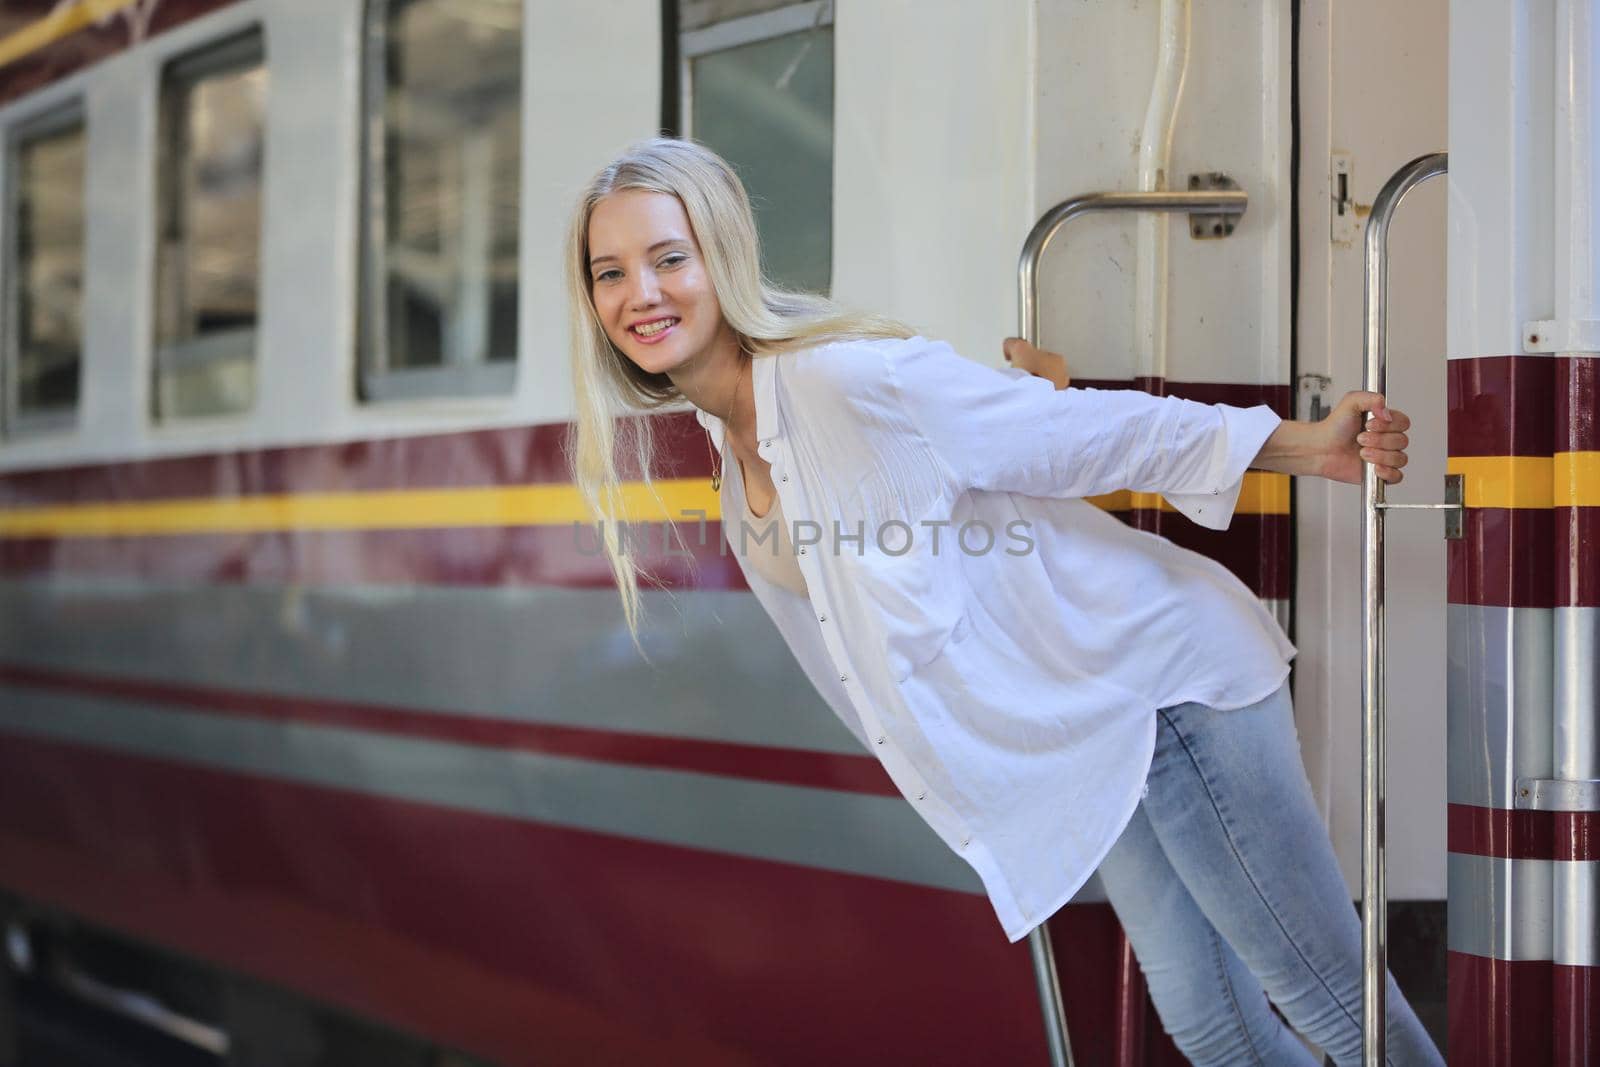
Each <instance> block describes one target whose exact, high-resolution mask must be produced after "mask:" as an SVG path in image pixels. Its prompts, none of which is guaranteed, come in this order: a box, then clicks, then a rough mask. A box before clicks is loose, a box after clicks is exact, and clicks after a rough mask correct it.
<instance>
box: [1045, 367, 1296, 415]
mask: <svg viewBox="0 0 1600 1067" xmlns="http://www.w3.org/2000/svg"><path fill="white" fill-rule="evenodd" d="M1072 385H1073V387H1074V388H1078V389H1138V390H1139V391H1141V392H1145V393H1153V394H1154V395H1156V396H1176V397H1181V398H1182V399H1184V400H1196V401H1199V402H1200V403H1202V404H1228V405H1230V406H1232V407H1238V408H1249V407H1255V406H1256V405H1257V404H1266V405H1267V406H1268V407H1270V408H1271V409H1272V410H1273V411H1275V412H1277V413H1278V415H1279V416H1280V417H1281V418H1285V419H1290V418H1293V417H1294V406H1293V405H1294V390H1293V388H1292V387H1290V386H1287V385H1270V384H1269V385H1245V384H1241V383H1236V382H1173V381H1168V380H1166V379H1165V378H1150V377H1143V378H1074V379H1072Z"/></svg>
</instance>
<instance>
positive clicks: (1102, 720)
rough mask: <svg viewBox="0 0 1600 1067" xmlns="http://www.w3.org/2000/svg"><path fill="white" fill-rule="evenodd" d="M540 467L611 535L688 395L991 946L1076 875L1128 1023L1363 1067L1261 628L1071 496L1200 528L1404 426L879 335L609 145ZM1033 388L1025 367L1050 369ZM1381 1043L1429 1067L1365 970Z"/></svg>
mask: <svg viewBox="0 0 1600 1067" xmlns="http://www.w3.org/2000/svg"><path fill="white" fill-rule="evenodd" d="M566 258H567V264H566V270H567V272H568V275H569V284H570V289H571V294H570V295H571V309H572V330H573V380H574V382H575V392H576V398H577V428H576V434H575V436H574V439H573V448H572V462H573V476H574V480H575V481H576V483H577V484H578V485H579V486H580V488H581V489H582V491H583V493H584V494H585V497H586V498H587V499H588V501H589V502H590V506H591V507H592V509H593V512H594V515H595V517H596V519H597V520H601V522H602V523H603V525H602V526H601V529H602V532H603V534H604V543H605V546H606V551H607V555H608V558H609V560H610V563H611V566H612V569H613V572H614V574H615V577H616V580H617V586H618V589H619V590H620V592H621V596H622V606H623V610H624V617H625V619H626V621H627V624H628V627H629V629H630V631H631V632H633V633H634V634H635V640H636V641H637V629H638V619H639V614H638V591H637V584H638V582H639V581H640V580H647V579H649V578H650V576H649V575H648V574H645V573H643V572H642V571H641V569H640V568H639V566H638V564H637V563H636V561H635V560H634V559H633V558H632V556H631V555H630V553H629V552H628V546H627V544H626V541H625V539H624V538H620V537H618V536H617V533H616V532H617V530H618V526H617V522H616V520H617V519H619V518H620V517H621V506H620V500H621V494H620V488H621V487H620V482H619V478H618V473H617V463H616V453H617V452H618V451H619V450H620V449H622V448H626V449H627V450H629V451H631V453H632V458H633V460H634V461H635V465H636V468H637V469H638V470H640V471H648V470H649V469H650V467H651V464H650V451H651V441H650V435H649V427H648V420H632V423H631V424H632V425H634V426H636V427H638V429H639V431H640V432H639V433H638V435H637V436H635V437H634V438H632V439H631V440H629V441H628V442H626V443H625V444H624V443H622V442H619V441H618V440H616V439H615V438H614V435H613V427H614V426H615V425H616V418H617V416H618V415H621V414H625V413H628V412H630V411H637V410H638V409H641V408H642V409H649V408H655V407H659V406H661V405H665V404H670V403H676V402H679V401H683V400H687V401H688V402H689V403H691V404H692V405H694V407H695V409H696V411H697V417H698V418H699V421H700V423H701V425H702V426H704V427H705V428H706V430H707V433H708V447H709V448H710V449H711V450H712V451H713V452H714V454H715V457H716V458H717V460H718V461H719V462H720V466H717V467H714V470H716V471H717V472H718V473H717V474H714V475H713V485H714V486H716V487H717V488H718V489H719V491H720V493H721V502H722V516H723V530H724V533H725V535H726V536H727V538H728V540H729V542H730V546H731V547H732V549H733V554H734V555H735V556H736V558H737V559H738V561H739V565H740V567H741V569H742V570H743V572H744V575H745V578H746V580H747V582H748V584H749V586H750V589H751V591H752V592H753V593H754V594H755V596H756V597H757V598H758V599H759V601H760V602H761V604H762V606H763V607H764V608H765V609H766V611H767V612H768V614H770V615H771V617H772V619H773V621H774V623H775V625H776V626H777V628H778V630H779V632H780V633H781V634H782V636H783V638H784V640H785V641H786V642H787V643H788V645H789V647H790V649H791V650H792V651H793V653H794V655H795V657H796V659H797V660H798V661H799V663H800V665H801V667H802V669H803V670H804V671H805V673H806V675H807V677H808V678H809V679H810V680H811V682H812V684H813V685H814V686H815V687H816V689H817V691H818V693H819V694H820V695H821V696H822V698H823V699H824V700H825V701H826V702H827V703H828V705H829V706H830V707H831V708H832V709H833V711H834V712H835V713H836V714H837V715H838V716H839V717H840V719H841V720H843V721H844V723H845V725H846V726H847V727H849V728H850V730H851V731H852V732H853V733H854V734H855V736H856V737H857V738H858V739H859V740H860V741H861V743H862V745H863V746H864V747H865V748H866V750H867V751H869V752H871V753H872V754H873V755H874V756H876V757H877V758H878V759H879V761H880V762H881V763H882V765H883V767H884V768H885V770H886V771H887V773H888V775H889V777H890V778H891V779H892V780H893V781H894V783H895V784H896V786H897V787H898V788H899V789H900V791H901V792H902V794H903V795H904V796H905V798H906V801H907V803H909V804H911V805H912V806H913V808H914V809H915V810H916V811H917V812H918V813H919V814H920V815H921V816H922V817H923V819H924V820H926V821H927V823H928V824H929V826H930V827H932V829H933V830H934V832H935V833H936V834H937V835H938V836H939V837H940V839H941V840H943V841H944V842H945V843H946V844H947V845H948V846H949V847H950V848H951V849H953V850H954V851H955V852H956V853H957V854H958V855H959V856H961V857H962V858H963V859H964V860H966V861H967V862H968V863H969V864H970V865H971V866H972V868H973V869H974V870H975V871H976V872H977V874H978V876H979V878H980V879H981V880H982V882H983V885H984V888H985V890H986V892H987V894H988V897H989V900H990V902H991V904H992V905H993V907H994V909H995V914H996V916H997V918H998V919H999V920H1000V923H1001V925H1002V927H1003V928H1004V930H1005V933H1006V936H1007V937H1008V938H1009V939H1010V940H1012V941H1017V940H1020V939H1021V938H1023V937H1025V936H1026V935H1027V934H1028V933H1029V931H1031V930H1032V929H1033V928H1034V927H1036V926H1037V925H1038V924H1039V923H1041V922H1043V921H1044V920H1045V919H1047V918H1049V916H1050V914H1051V913H1052V912H1054V911H1055V910H1056V909H1057V908H1059V907H1060V906H1061V905H1063V904H1065V903H1066V902H1067V901H1068V900H1069V899H1070V898H1071V897H1072V895H1073V894H1074V893H1075V892H1076V891H1077V890H1078V889H1079V887H1080V886H1082V884H1083V883H1084V881H1085V880H1086V879H1087V878H1088V877H1089V875H1090V874H1092V873H1093V872H1094V871H1095V870H1096V869H1097V868H1098V869H1099V870H1100V873H1101V877H1102V880H1103V881H1104V884H1105V887H1106V892H1107V894H1108V896H1109V897H1110V900H1111V904H1112V906H1113V908H1114V909H1115V910H1116V912H1117V915H1118V917H1119V919H1120V920H1121V922H1122V924H1123V926H1124V928H1125V929H1126V930H1127V933H1128V937H1129V939H1130V941H1131V942H1132V944H1133V947H1134V951H1135V954H1136V955H1137V957H1138V959H1139V961H1140V965H1141V967H1142V969H1143V970H1144V973H1145V976H1146V978H1147V979H1148V982H1149V988H1150V992H1151V996H1152V999H1153V1000H1154V1001H1155V1005H1156V1008H1157V1010H1158V1012H1159V1013H1160V1016H1161V1019H1162V1023H1163V1025H1164V1027H1165V1028H1166V1030H1167V1032H1168V1033H1169V1034H1171V1035H1172V1037H1173V1039H1174V1040H1175V1042H1176V1043H1177V1045H1178V1047H1179V1048H1180V1049H1182V1050H1183V1052H1184V1053H1185V1055H1187V1056H1188V1057H1189V1058H1190V1060H1191V1061H1193V1062H1194V1063H1196V1064H1240V1063H1266V1064H1306V1065H1311V1064H1313V1063H1314V1061H1313V1060H1312V1058H1311V1056H1310V1054H1309V1053H1308V1052H1307V1051H1306V1049H1305V1047H1304V1045H1302V1044H1301V1043H1300V1042H1299V1041H1298V1040H1297V1039H1296V1038H1295V1037H1294V1035H1293V1034H1292V1033H1291V1032H1290V1031H1289V1030H1288V1029H1287V1028H1286V1027H1285V1026H1284V1025H1283V1024H1282V1022H1280V1021H1279V1020H1278V1019H1277V1018H1276V1017H1275V1016H1274V1015H1273V1014H1272V1012H1271V1011H1270V1009H1269V1007H1268V1005H1267V997H1270V998H1271V999H1272V1001H1273V1002H1274V1003H1275V1004H1277V1005H1278V1007H1279V1008H1280V1010H1281V1011H1283V1013H1284V1014H1285V1016H1286V1017H1287V1018H1288V1019H1289V1021H1290V1022H1291V1023H1293V1024H1294V1026H1296V1027H1298V1028H1299V1029H1300V1030H1301V1031H1303V1032H1304V1033H1305V1034H1306V1035H1307V1036H1309V1037H1310V1038H1311V1039H1312V1040H1313V1041H1315V1042H1316V1043H1317V1044H1318V1045H1319V1046H1321V1047H1322V1048H1324V1049H1325V1050H1326V1051H1327V1052H1328V1053H1329V1054H1330V1055H1331V1056H1332V1057H1333V1059H1334V1061H1335V1062H1337V1063H1340V1064H1355V1063H1358V1062H1359V1061H1360V1057H1361V1025H1360V1019H1361V950H1360V927H1359V923H1358V921H1357V918H1356V915H1355V912H1354V909H1353V908H1352V907H1351V902H1350V897H1349V894H1348V892H1347V891H1346V888H1345V883H1344V879H1343V877H1342V876H1341V874H1340V872H1339V867H1338V864H1337V862H1336V860H1335V858H1334V853H1333V849H1332V845H1331V843H1330V842H1329V840H1328V836H1327V834H1326V832H1325V830H1324V828H1323V826H1322V823H1321V821H1320V819H1319V817H1318V815H1317V811H1316V808H1315V806H1314V804H1313V801H1312V796H1311V791H1310V784H1309V782H1308V781H1307V779H1306V774H1305V770H1304V768H1303V766H1302V764H1301V762H1300V754H1299V747H1298V742H1297V738H1296V734H1295V728H1294V720H1293V716H1292V711H1291V708H1290V704H1289V697H1288V690H1287V685H1286V678H1287V675H1288V671H1289V668H1288V662H1289V659H1290V658H1291V657H1292V656H1293V654H1294V649H1293V647H1292V646H1291V645H1290V644H1289V642H1288V641H1287V640H1286V639H1285V638H1284V636H1283V634H1282V632H1281V631H1280V629H1279V627H1278V626H1277V624H1276V622H1275V621H1274V620H1273V619H1272V617H1271V616H1270V615H1269V614H1268V613H1267V612H1266V611H1265V610H1264V609H1263V608H1262V606H1261V605H1260V603H1259V602H1258V601H1257V599H1256V598H1255V597H1254V596H1253V595H1252V594H1251V593H1250V592H1249V590H1247V589H1246V588H1245V587H1244V586H1243V585H1242V584H1241V583H1240V582H1239V581H1238V580H1237V579H1235V578H1234V577H1233V576H1232V575H1231V574H1229V573H1228V572H1227V571H1226V570H1225V569H1224V568H1223V567H1221V566H1220V565H1219V564H1217V563H1215V562H1213V561H1212V560H1209V559H1206V558H1204V557H1202V556H1200V555H1197V554H1195V553H1192V552H1188V551H1185V550H1183V549H1180V548H1178V547H1176V546H1174V545H1173V544H1171V543H1170V542H1168V541H1166V540H1165V539H1163V538H1160V537H1156V536H1153V535H1151V534H1148V533H1143V532H1140V531H1137V530H1134V529H1131V528H1129V527H1127V526H1125V525H1123V524H1122V523H1120V522H1118V521H1117V520H1116V519H1114V518H1112V517H1110V516H1108V515H1106V514H1105V513H1104V512H1102V511H1100V510H1099V509H1097V508H1095V507H1093V506H1092V505H1090V504H1087V503H1085V502H1084V500H1083V499H1082V498H1083V497H1086V496H1090V495H1093V494H1098V493H1106V492H1112V491H1115V490H1119V489H1131V490H1137V491H1145V492H1159V493H1162V494H1163V495H1164V496H1165V497H1166V499H1167V500H1168V501H1169V502H1170V503H1171V504H1172V505H1173V506H1174V507H1176V508H1177V509H1178V510H1180V511H1182V512H1184V513H1185V514H1186V515H1188V516H1189V517H1190V518H1191V519H1193V520H1194V521H1196V522H1198V523H1200V524H1201V525H1204V526H1207V527H1211V528H1216V529H1221V528H1223V527H1225V526H1226V525H1227V524H1228V521H1229V518H1230V517H1231V514H1232V511H1233V507H1234V503H1235V501H1236V499H1237V497H1238V493H1239V488H1240V484H1241V480H1242V478H1243V475H1244V472H1245V470H1246V469H1248V468H1259V469H1263V470H1270V471H1280V472H1283V473H1287V474H1294V475H1302V476H1321V477H1325V478H1331V479H1335V480H1338V481H1345V482H1357V481H1359V480H1360V478H1361V472H1362V466H1363V464H1364V463H1372V464H1374V466H1375V467H1376V469H1377V472H1378V474H1379V476H1380V477H1382V478H1383V479H1384V480H1385V481H1386V482H1391V483H1392V482H1398V481H1400V478H1401V468H1402V467H1404V466H1405V464H1406V453H1405V449H1406V445H1407V440H1406V435H1405V431H1406V429H1407V427H1408V426H1409V420H1408V419H1407V418H1406V416H1405V415H1404V414H1402V413H1401V412H1399V411H1395V410H1391V409H1386V408H1385V407H1384V403H1383V398H1382V397H1381V396H1378V395H1376V394H1372V393H1351V394H1349V395H1347V396H1345V397H1344V398H1343V399H1342V400H1341V401H1340V402H1339V403H1338V405H1337V406H1336V407H1335V408H1334V410H1333V412H1332V414H1330V415H1329V416H1328V417H1327V418H1326V419H1324V420H1323V421H1321V422H1319V423H1300V422H1291V421H1285V420H1282V419H1279V418H1278V417H1277V416H1276V415H1274V414H1273V413H1272V412H1271V411H1270V409H1268V408H1266V407H1257V408H1250V409H1243V408H1234V407H1226V406H1222V405H1205V404H1198V403H1192V402H1189V401H1185V400H1179V399H1174V398H1159V397H1153V396H1148V395H1145V394H1142V393H1138V392H1133V391H1099V390H1089V389H1067V388H1061V389H1058V388H1057V387H1056V386H1057V385H1063V386H1064V385H1066V384H1067V383H1066V377H1065V371H1064V364H1063V363H1062V361H1061V360H1060V357H1059V356H1055V355H1053V354H1051V353H1044V352H1041V351H1039V350H1037V349H1034V348H1031V347H1030V346H1027V345H1023V344H1022V343H1021V342H1019V341H1016V340H1010V341H1008V342H1006V349H1007V354H1008V358H1009V357H1015V362H1016V364H1017V365H1015V366H1013V367H1011V368H1007V369H1006V370H1003V371H996V370H992V369H989V368H986V367H983V366H981V365H979V364H978V363H975V362H973V361H970V360H967V359H964V358H962V357H961V356H959V355H957V354H956V353H955V352H954V351H952V350H951V348H950V347H949V346H948V345H946V344H944V343H942V342H938V341H934V340H930V339H928V338H925V337H922V336H919V335H916V334H915V333H914V332H913V331H912V330H910V329H908V328H906V327H905V326H902V325H901V324H899V323H897V322H893V321H891V320H888V319H884V318H880V317H877V316H872V315H862V314H852V313H849V312H846V311H844V310H842V309H841V308H839V307H838V306H836V305H834V304H832V303H830V302H829V301H827V300H825V299H823V298H820V297H817V296H812V295H807V294H801V293H794V292H786V291H782V290H780V289H778V288H776V287H774V286H773V285H771V284H769V283H768V282H767V281H765V280H764V279H763V278H762V275H761V271H760V266H759V264H760V254H759V249H758V247H757V240H756V230H755V226H754V223H753V220H752V217H751V212H750V205H749V201H748V199H747V197H746V194H745V191H744V188H743V186H742V184H741V183H740V181H739V179H738V177H737V176H736V175H735V174H734V172H733V171H732V169H731V168H729V166H728V165H727V164H726V163H725V162H724V161H723V160H722V159H720V158H719V157H718V156H717V155H715V154H714V153H713V152H711V151H709V150H708V149H706V148H704V147H702V146H700V145H698V144H695V143H693V142H689V141H682V140H672V139H655V140H649V141H645V142H641V143H639V144H636V145H634V146H632V147H630V148H628V149H627V150H626V151H625V152H623V153H622V154H621V155H620V156H618V157H617V158H616V159H615V160H614V161H612V162H611V163H609V164H608V165H607V166H605V167H604V168H603V169H602V170H601V171H600V172H599V173H598V174H596V175H595V177H594V179H593V180H592V181H591V183H590V184H589V186H588V188H587V189H586V190H585V191H584V193H583V195H582V197H581V198H580V201H579V203H578V205H577V208H576V210H575V212H574V214H573V219H572V227H571V231H570V234H569V239H568V246H567V250H566ZM1052 379H1053V380H1052ZM1388 991H1389V992H1388V1005H1389V1031H1388V1033H1389V1062H1390V1063H1391V1064H1394V1065H1396V1067H1410V1065H1415V1064H1442V1063H1443V1060H1442V1059H1441V1057H1440V1056H1439V1053H1438V1050H1437V1049H1436V1048H1435V1047H1434V1046H1433V1044H1432V1043H1431V1042H1430V1040H1429V1038H1428V1036H1427V1035H1426V1033H1425V1032H1424V1031H1423V1029H1422V1026H1421V1024H1420V1023H1419V1022H1418V1020H1417V1017H1416V1015H1415V1013H1414V1012H1413V1011H1412V1009H1411V1007H1410V1006H1409V1005H1408V1004H1407V1003H1406V1000H1405V998H1404V997H1403V996H1402V995H1401V994H1400V992H1399V990H1398V988H1396V986H1395V985H1394V981H1393V978H1392V977H1391V978H1390V979H1389V985H1388Z"/></svg>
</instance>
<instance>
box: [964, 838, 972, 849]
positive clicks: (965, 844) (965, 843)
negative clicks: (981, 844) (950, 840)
mask: <svg viewBox="0 0 1600 1067" xmlns="http://www.w3.org/2000/svg"><path fill="white" fill-rule="evenodd" d="M971 840H972V838H970V837H963V838H962V839H961V847H962V848H966V847H967V843H968V842H970V841H971Z"/></svg>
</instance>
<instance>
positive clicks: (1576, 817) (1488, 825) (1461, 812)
mask: <svg viewBox="0 0 1600 1067" xmlns="http://www.w3.org/2000/svg"><path fill="white" fill-rule="evenodd" d="M1446 810H1447V814H1446V816H1445V848H1446V849H1447V850H1448V851H1450V852H1456V853H1460V854H1461V855H1464V856H1497V857H1500V858H1502V859H1513V860H1550V859H1560V860H1590V859H1600V849H1597V848H1595V847H1594V844H1593V843H1592V842H1593V840H1594V833H1593V831H1594V828H1595V827H1596V826H1600V823H1597V821H1596V819H1595V818H1594V816H1592V815H1591V814H1589V813H1585V812H1562V813H1560V814H1559V815H1558V814H1557V813H1555V812H1549V811H1526V810H1522V809H1507V808H1486V807H1480V806H1478V805H1476V804H1450V805H1447V809H1446Z"/></svg>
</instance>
